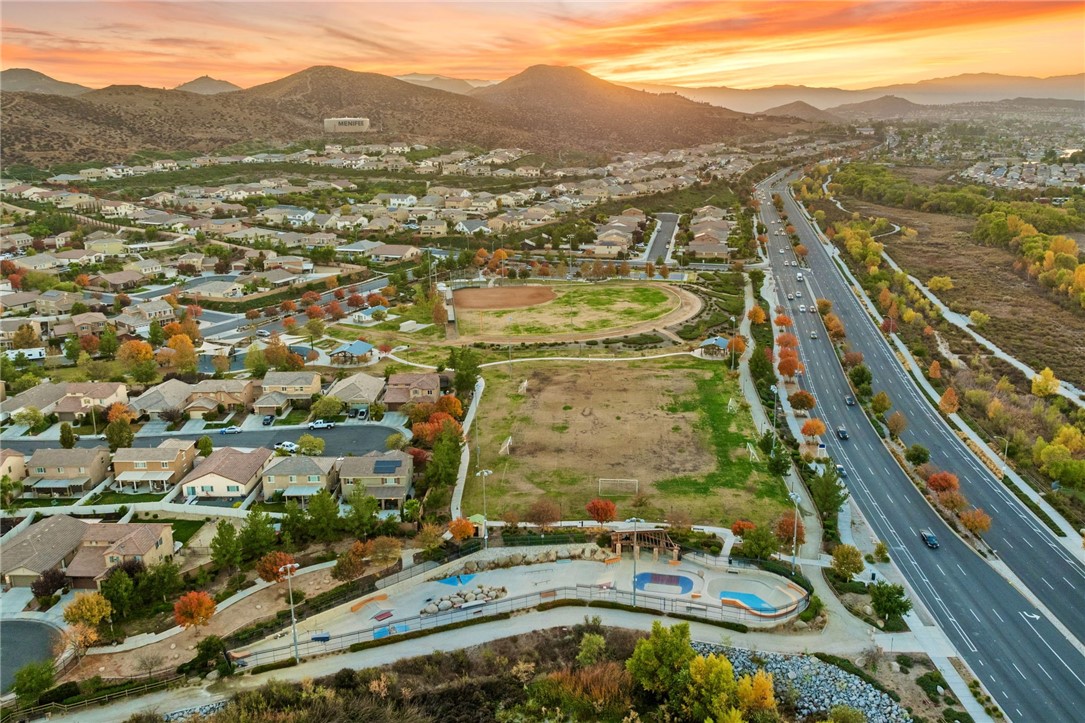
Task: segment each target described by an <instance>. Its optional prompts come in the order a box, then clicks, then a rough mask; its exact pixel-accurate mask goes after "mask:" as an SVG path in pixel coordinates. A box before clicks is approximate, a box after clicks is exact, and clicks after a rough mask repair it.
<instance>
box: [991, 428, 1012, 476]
mask: <svg viewBox="0 0 1085 723" xmlns="http://www.w3.org/2000/svg"><path fill="white" fill-rule="evenodd" d="M994 439H1001V440H1002V441H1003V442H1005V443H1006V445H1005V446H1004V447H1003V448H1002V477H1003V478H1005V477H1006V468H1007V467H1008V466H1009V454H1010V440H1009V438H1008V437H997V436H996V437H994Z"/></svg>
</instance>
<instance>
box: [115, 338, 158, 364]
mask: <svg viewBox="0 0 1085 723" xmlns="http://www.w3.org/2000/svg"><path fill="white" fill-rule="evenodd" d="M151 359H154V349H152V348H151V345H150V344H148V343H147V342H145V341H140V340H139V339H132V340H131V341H126V342H124V343H123V344H121V348H120V349H118V350H117V361H119V362H121V363H122V364H123V365H124V366H125V367H127V368H131V367H133V366H135V365H136V364H138V363H140V362H145V361H150V360H151Z"/></svg>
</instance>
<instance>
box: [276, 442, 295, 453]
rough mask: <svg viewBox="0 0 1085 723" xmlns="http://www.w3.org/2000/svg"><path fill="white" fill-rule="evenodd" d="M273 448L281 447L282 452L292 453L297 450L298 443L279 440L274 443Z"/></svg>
mask: <svg viewBox="0 0 1085 723" xmlns="http://www.w3.org/2000/svg"><path fill="white" fill-rule="evenodd" d="M275 449H281V450H282V451H284V452H289V453H290V454H294V453H295V452H297V451H298V445H296V444H294V443H293V442H279V443H278V444H276V445H275Z"/></svg>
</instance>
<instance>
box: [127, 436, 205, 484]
mask: <svg viewBox="0 0 1085 723" xmlns="http://www.w3.org/2000/svg"><path fill="white" fill-rule="evenodd" d="M195 461H196V443H195V442H194V441H193V440H191V439H166V440H163V441H162V442H160V443H159V445H158V446H157V447H122V448H121V449H118V450H117V451H116V452H115V453H114V454H113V479H114V481H115V482H116V483H117V486H119V487H121V488H123V487H125V486H126V485H128V484H131V485H132V491H133V492H135V491H137V490H138V489H140V488H141V487H143V486H144V484H146V485H147V486H148V487H149V488H150V489H151V491H152V492H153V491H163V492H164V491H166V490H167V489H169V488H170V487H172V486H173V485H175V484H177V483H178V482H179V481H180V480H181V478H182V477H184V476H185V475H186V474H188V473H189V471H190V470H191V469H192V465H193V464H194V463H195Z"/></svg>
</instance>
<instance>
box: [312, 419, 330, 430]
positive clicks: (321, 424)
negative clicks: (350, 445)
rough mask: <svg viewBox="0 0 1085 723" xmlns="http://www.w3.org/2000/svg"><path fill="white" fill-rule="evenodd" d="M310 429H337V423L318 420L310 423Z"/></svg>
mask: <svg viewBox="0 0 1085 723" xmlns="http://www.w3.org/2000/svg"><path fill="white" fill-rule="evenodd" d="M309 429H335V422H327V421H325V420H323V419H317V420H314V421H312V422H309Z"/></svg>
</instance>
